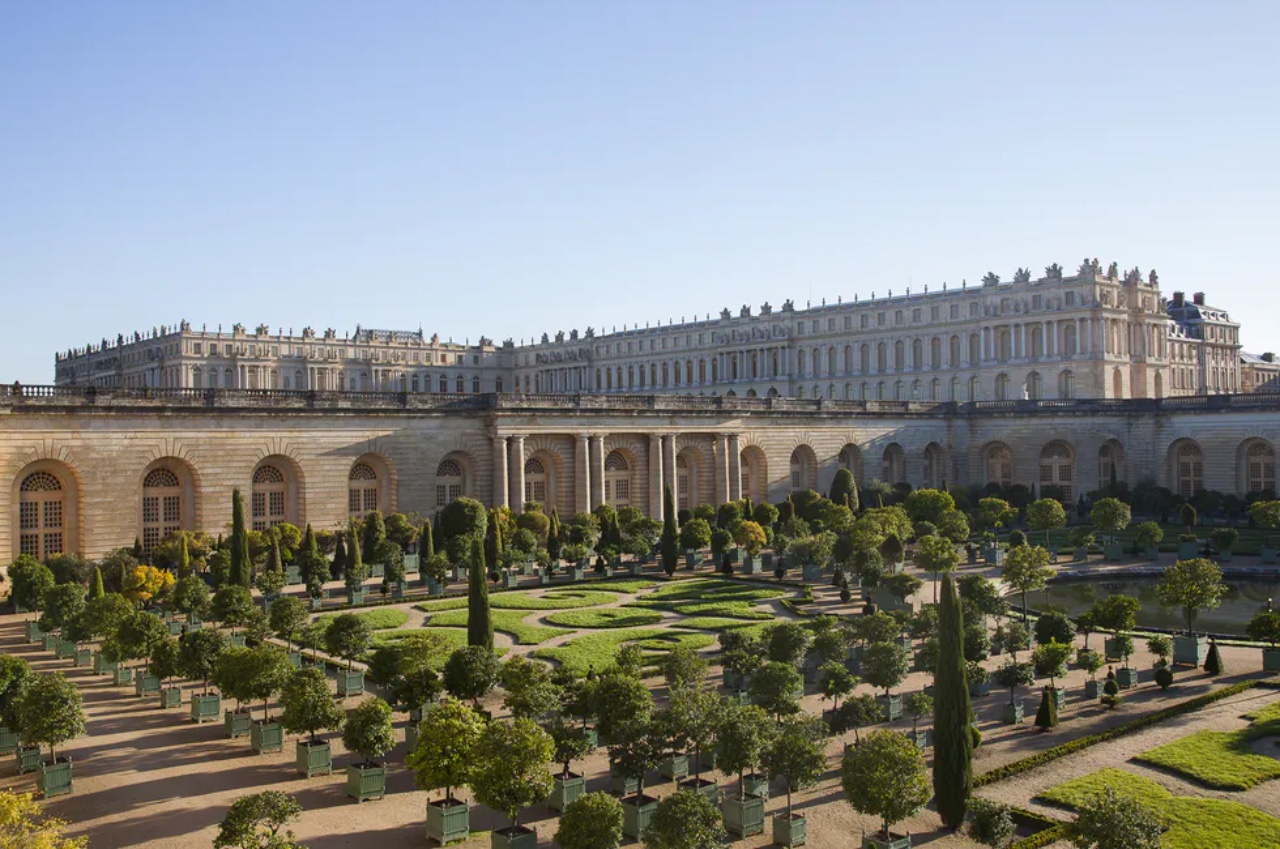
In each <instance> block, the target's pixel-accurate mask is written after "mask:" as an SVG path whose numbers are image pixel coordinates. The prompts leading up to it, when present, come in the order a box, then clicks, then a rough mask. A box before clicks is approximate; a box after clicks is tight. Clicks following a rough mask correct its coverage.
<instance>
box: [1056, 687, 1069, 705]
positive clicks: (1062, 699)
mask: <svg viewBox="0 0 1280 849" xmlns="http://www.w3.org/2000/svg"><path fill="white" fill-rule="evenodd" d="M1053 700H1054V702H1056V703H1057V704H1056V706H1057V708H1058V710H1062V708H1063V707H1064V706H1065V705H1066V704H1067V688H1066V687H1055V688H1054V689H1053Z"/></svg>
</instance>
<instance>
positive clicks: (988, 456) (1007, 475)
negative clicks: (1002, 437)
mask: <svg viewBox="0 0 1280 849" xmlns="http://www.w3.org/2000/svg"><path fill="white" fill-rule="evenodd" d="M983 461H984V466H985V470H986V478H987V483H994V484H999V485H1000V486H1009V485H1010V484H1012V483H1013V451H1011V450H1010V449H1009V446H1008V445H1005V444H1004V443H1003V442H994V443H992V444H991V445H988V446H987V448H986V450H985V451H984V452H983Z"/></svg>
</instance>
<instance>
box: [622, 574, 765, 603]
mask: <svg viewBox="0 0 1280 849" xmlns="http://www.w3.org/2000/svg"><path fill="white" fill-rule="evenodd" d="M784 595H786V590H784V589H781V588H774V587H762V586H759V585H757V584H745V583H741V582H739V581H727V580H723V579H716V578H695V579H693V580H689V581H677V582H675V583H670V584H664V585H663V586H661V587H658V589H656V590H654V591H653V592H652V593H650V594H649V595H648V596H646V598H649V599H654V600H659V599H660V600H662V601H710V600H713V599H714V600H717V601H741V602H748V601H766V600H768V599H771V598H779V597H781V596H784Z"/></svg>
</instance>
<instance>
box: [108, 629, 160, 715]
mask: <svg viewBox="0 0 1280 849" xmlns="http://www.w3.org/2000/svg"><path fill="white" fill-rule="evenodd" d="M168 638H169V628H168V626H166V625H165V624H164V622H163V621H162V620H161V619H160V617H158V616H156V615H154V614H151V613H147V612H146V611H145V610H139V611H137V612H135V613H134V614H133V615H132V616H130V617H129V618H128V619H125V620H124V621H123V622H121V623H120V627H119V629H118V630H117V631H116V633H115V635H114V637H111V636H109V637H108V638H107V643H108V644H109V645H111V644H114V645H111V649H112V650H111V651H110V652H109V654H110V655H111V658H112V659H113V660H117V661H121V662H123V661H129V660H141V661H143V665H142V667H141V668H140V669H139V671H138V672H137V673H136V674H135V672H134V670H133V669H130V668H128V667H117V668H116V675H115V682H116V684H124V683H128V682H129V681H131V680H132V681H133V692H134V695H137V696H150V695H155V694H156V693H159V692H160V679H159V678H157V677H156V676H154V675H152V674H150V673H149V672H147V670H146V665H147V664H148V663H149V662H150V661H151V654H152V652H154V651H155V650H156V647H157V646H159V645H160V643H162V642H164V641H165V640H167V639H168ZM122 670H124V672H126V673H127V674H122Z"/></svg>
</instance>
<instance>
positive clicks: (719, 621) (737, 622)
mask: <svg viewBox="0 0 1280 849" xmlns="http://www.w3.org/2000/svg"><path fill="white" fill-rule="evenodd" d="M768 624H769V623H767V622H752V621H751V620H749V619H730V618H728V617H725V616H690V617H688V618H685V619H678V620H676V621H675V622H672V623H671V627H672V628H691V629H692V630H694V631H728V630H729V629H730V628H733V629H734V630H741V629H744V628H745V629H747V633H753V634H754V633H756V632H758V631H760V630H761V629H763V628H765V627H767V626H768Z"/></svg>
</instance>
